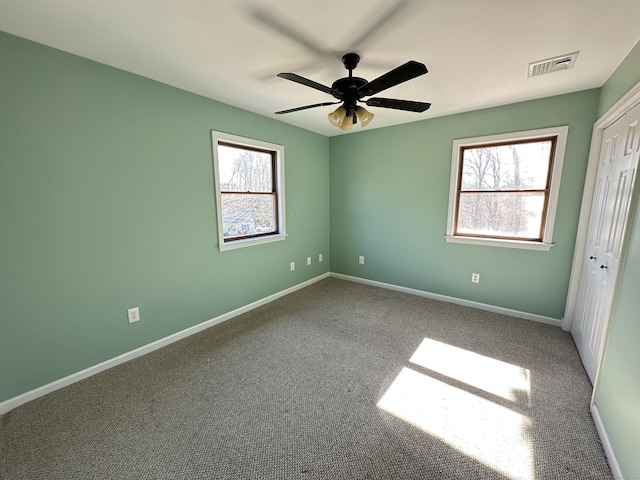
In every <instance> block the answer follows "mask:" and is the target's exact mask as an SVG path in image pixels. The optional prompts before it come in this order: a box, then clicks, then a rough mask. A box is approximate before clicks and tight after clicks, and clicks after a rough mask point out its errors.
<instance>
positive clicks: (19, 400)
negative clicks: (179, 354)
mask: <svg viewBox="0 0 640 480" xmlns="http://www.w3.org/2000/svg"><path fill="white" fill-rule="evenodd" d="M329 275H330V274H329V273H325V274H322V275H320V276H318V277H315V278H312V279H311V280H307V281H306V282H303V283H299V284H298V285H294V286H293V287H290V288H287V289H286V290H282V291H281V292H278V293H274V294H273V295H269V296H268V297H265V298H263V299H260V300H257V301H255V302H253V303H250V304H249V305H245V306H244V307H240V308H237V309H236V310H233V311H231V312H228V313H225V314H223V315H220V316H218V317H215V318H212V319H210V320H207V321H205V322H202V323H199V324H198V325H194V326H193V327H189V328H187V329H185V330H181V331H179V332H176V333H174V334H172V335H169V336H168V337H164V338H161V339H159V340H156V341H155V342H151V343H149V344H147V345H143V346H142V347H139V348H136V349H135V350H131V351H130V352H127V353H123V354H122V355H118V356H117V357H114V358H111V359H109V360H106V361H104V362H102V363H99V364H97V365H94V366H92V367H89V368H85V369H84V370H81V371H79V372H76V373H73V374H71V375H68V376H66V377H64V378H61V379H59V380H55V381H53V382H51V383H48V384H46V385H43V386H41V387H38V388H36V389H34V390H30V391H28V392H25V393H23V394H21V395H18V396H16V397H13V398H10V399H8V400H5V401H4V402H1V403H0V415H3V414H5V413H7V412H8V411H10V410H12V409H14V408H16V407H18V406H20V405H22V404H24V403H27V402H30V401H31V400H35V399H36V398H39V397H42V396H44V395H46V394H48V393H51V392H54V391H56V390H58V389H60V388H63V387H66V386H67V385H71V384H72V383H76V382H79V381H80V380H84V379H85V378H87V377H91V376H92V375H95V374H96V373H100V372H102V371H104V370H107V369H109V368H112V367H115V366H116V365H120V364H121V363H124V362H128V361H129V360H133V359H134V358H137V357H141V356H142V355H146V354H147V353H150V352H153V351H154V350H158V349H159V348H162V347H165V346H167V345H169V344H171V343H174V342H177V341H178V340H182V339H183V338H186V337H189V336H191V335H193V334H195V333H198V332H201V331H202V330H205V329H207V328H209V327H213V326H214V325H218V324H219V323H222V322H225V321H227V320H230V319H232V318H234V317H237V316H238V315H242V314H243V313H246V312H248V311H250V310H253V309H254V308H258V307H260V306H262V305H266V304H267V303H270V302H273V301H274V300H277V299H278V298H280V297H283V296H285V295H288V294H289V293H292V292H295V291H296V290H300V289H302V288H304V287H307V286H309V285H311V284H313V283H316V282H319V281H320V280H323V279H325V278H327V277H329Z"/></svg>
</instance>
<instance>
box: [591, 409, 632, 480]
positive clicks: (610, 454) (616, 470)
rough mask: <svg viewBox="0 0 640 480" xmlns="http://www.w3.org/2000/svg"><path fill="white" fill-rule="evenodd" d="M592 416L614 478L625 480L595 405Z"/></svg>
mask: <svg viewBox="0 0 640 480" xmlns="http://www.w3.org/2000/svg"><path fill="white" fill-rule="evenodd" d="M591 416H592V417H593V423H594V424H595V426H596V430H597V432H598V436H599V437H600V441H601V442H602V448H603V450H604V453H605V455H606V456H607V461H608V462H609V468H611V473H612V474H613V478H614V479H616V480H624V477H623V476H622V470H620V465H619V464H618V459H617V458H616V454H615V453H614V451H613V447H612V446H611V441H610V440H609V435H607V430H606V429H605V428H604V423H603V422H602V419H601V418H600V413H599V412H598V407H596V406H595V405H591Z"/></svg>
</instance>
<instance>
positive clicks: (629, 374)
mask: <svg viewBox="0 0 640 480" xmlns="http://www.w3.org/2000/svg"><path fill="white" fill-rule="evenodd" d="M622 78H626V80H624V81H622V80H621V79H622ZM638 82H640V42H639V43H638V44H637V45H636V46H635V48H634V49H633V50H632V51H631V53H630V54H629V55H628V56H627V58H626V59H625V60H624V62H623V63H622V64H621V65H620V67H619V68H618V70H616V72H615V73H614V74H613V75H612V76H611V79H610V80H609V81H608V82H607V83H606V84H605V85H604V87H603V88H602V91H603V92H605V91H607V92H610V93H609V94H608V96H609V97H610V100H609V101H608V102H607V103H610V104H611V105H613V104H614V103H615V102H616V101H617V100H618V98H620V97H622V96H623V95H624V94H625V93H626V92H627V91H628V90H629V89H630V88H631V87H633V85H634V84H636V83H638ZM611 105H603V107H602V108H601V110H602V112H604V111H606V110H607V109H608V108H609V107H610V106H611ZM639 189H640V185H639V184H638V179H636V191H635V207H634V208H635V211H633V210H632V214H631V223H630V237H629V242H628V244H627V245H628V250H627V254H626V258H625V260H624V265H623V266H622V269H621V271H622V274H621V279H620V288H619V291H618V297H617V302H616V303H615V307H614V313H613V317H612V319H611V321H610V326H609V335H608V338H607V341H606V346H605V354H604V358H603V362H602V366H601V368H600V373H599V376H598V383H597V387H596V393H595V404H596V407H597V408H598V413H599V414H600V418H601V419H602V423H603V425H604V427H605V430H606V432H607V435H608V437H609V440H610V442H611V446H612V448H613V451H614V453H615V455H616V458H617V460H618V463H619V465H620V469H621V470H622V474H623V478H629V479H631V478H640V457H639V456H638V445H640V373H639V371H638V367H639V366H640V348H638V341H639V340H640V320H639V318H640V296H638V286H639V285H640V208H638V203H639V202H640V200H639Z"/></svg>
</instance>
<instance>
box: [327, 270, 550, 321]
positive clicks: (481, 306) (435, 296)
mask: <svg viewBox="0 0 640 480" xmlns="http://www.w3.org/2000/svg"><path fill="white" fill-rule="evenodd" d="M331 277H334V278H339V279H341V280H348V281H350V282H356V283H363V284H365V285H370V286H373V287H380V288H386V289H387V290H394V291H396V292H402V293H408V294H410V295H417V296H419V297H424V298H429V299H431V300H438V301H441V302H447V303H454V304H456V305H462V306H465V307H471V308H477V309H478V310H485V311H487V312H493V313H499V314H501V315H508V316H510V317H516V318H522V319H524V320H532V321H534V322H538V323H545V324H547V325H553V326H555V327H559V326H560V324H561V320H559V319H557V318H552V317H545V316H544V315H537V314H535V313H528V312H521V311H519V310H511V309H510V308H504V307H497V306H495V305H488V304H486V303H480V302H474V301H471V300H465V299H463V298H456V297H449V296H447V295H440V294H439V293H431V292H425V291H424V290H416V289H414V288H408V287H401V286H399V285H393V284H390V283H383V282H378V281H376V280H368V279H366V278H360V277H352V276H350V275H343V274H341V273H333V272H332V273H331Z"/></svg>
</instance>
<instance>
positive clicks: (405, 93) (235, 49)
mask: <svg viewBox="0 0 640 480" xmlns="http://www.w3.org/2000/svg"><path fill="white" fill-rule="evenodd" d="M639 18H640V1H638V0H607V1H606V2H605V1H602V0H600V1H595V0H481V1H480V0H348V1H347V0H323V1H322V2H306V1H302V0H253V1H250V0H246V1H242V0H54V1H53V0H0V30H2V31H5V32H8V33H11V34H14V35H18V36H20V37H24V38H28V39H30V40H34V41H36V42H39V43H43V44H45V45H49V46H52V47H55V48H58V49H60V50H64V51H67V52H70V53H73V54H76V55H80V56H82V57H86V58H90V59H92V60H96V61H98V62H101V63H105V64H107V65H111V66H114V67H117V68H120V69H123V70H127V71H129V72H133V73H136V74H139V75H142V76H145V77H148V78H151V79H154V80H157V81H160V82H163V83H166V84H169V85H173V86H175V87H178V88H181V89H184V90H187V91H190V92H193V93H197V94H199V95H203V96H205V97H209V98H213V99H216V100H219V101H222V102H225V103H229V104H231V105H235V106H238V107H240V108H243V109H246V110H250V111H252V112H256V113H259V114H262V115H266V116H269V117H272V118H278V119H279V120H282V121H285V122H288V123H291V124H293V125H298V126H300V127H303V128H306V129H309V130H312V131H315V132H318V133H322V134H325V135H329V136H332V135H338V134H341V133H343V132H342V131H341V130H339V129H337V128H335V127H332V126H331V125H330V124H329V123H328V121H327V114H328V113H329V112H331V111H332V110H333V109H334V108H335V107H330V106H329V107H320V108H315V109H309V110H305V111H301V112H296V113H291V114H287V115H278V116H276V115H274V114H273V112H275V111H278V110H283V109H287V108H292V107H298V106H302V105H307V104H313V103H319V102H325V101H331V100H334V99H333V97H331V96H329V95H328V94H325V93H323V92H320V91H317V90H314V89H311V88H308V87H305V86H303V85H299V84H297V83H293V82H290V81H287V80H283V79H280V78H276V76H275V75H276V74H277V73H278V72H294V73H298V74H300V75H302V76H304V77H307V78H310V79H312V80H314V81H317V82H320V83H322V84H325V85H331V83H332V82H333V81H334V80H335V79H337V78H339V77H343V76H346V74H347V72H346V70H344V67H343V66H342V63H341V60H340V58H341V57H342V55H343V54H344V53H347V52H349V51H356V52H357V53H359V54H360V56H361V57H362V58H361V61H360V64H359V66H358V68H357V69H356V71H355V72H354V75H356V76H360V77H364V78H366V79H368V80H372V79H373V78H376V77H378V76H379V75H381V74H383V73H385V72H386V71H388V70H390V69H391V68H394V67H396V66H398V65H400V64H402V63H405V62H406V61H408V60H417V61H419V62H422V63H424V64H426V66H427V68H428V69H429V73H428V74H426V75H423V76H421V77H418V78H416V79H413V80H410V81H409V82H407V83H404V84H402V85H398V86H395V87H393V88H390V89H389V90H386V91H384V94H382V93H381V94H378V96H384V97H391V98H401V99H407V100H417V101H423V102H431V103H432V107H431V109H430V110H428V111H427V112H424V113H412V112H399V111H394V110H389V109H381V108H370V110H371V111H372V112H373V113H375V114H376V118H375V120H374V121H373V122H372V123H371V125H370V126H368V127H367V128H368V129H371V128H379V127H383V126H388V125H394V124H399V123H406V122H411V121H416V120H421V119H425V118H433V117H437V116H442V115H448V114H452V113H458V112H464V111H469V110H475V109H479V108H485V107H491V106H496V105H502V104H507V103H512V102H517V101H521V100H529V99H535V98H540V97H545V96H550V95H557V94H562V93H567V92H573V91H578V90H584V89H588V88H594V87H600V86H601V85H602V84H603V83H604V82H605V81H606V80H607V78H608V77H609V76H610V75H611V73H612V72H613V71H614V70H615V69H616V67H617V66H618V65H619V64H620V62H621V61H622V60H623V59H624V57H625V56H626V55H627V54H628V53H629V51H630V50H631V49H632V48H633V46H634V45H635V44H636V43H637V42H638V41H639V40H640V23H639V22H638V19H639ZM376 25H378V28H375V26H376ZM363 36H364V38H362V37H363ZM360 39H361V41H360ZM577 50H579V51H580V54H579V55H578V58H577V61H576V63H575V66H574V68H573V69H571V70H565V71H560V72H554V73H551V74H548V75H543V76H540V77H534V78H528V77H527V71H528V64H529V63H530V62H533V61H537V60H543V59H546V58H549V57H554V56H557V55H562V54H567V53H571V52H574V51H577ZM358 129H359V127H356V129H354V131H358Z"/></svg>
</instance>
